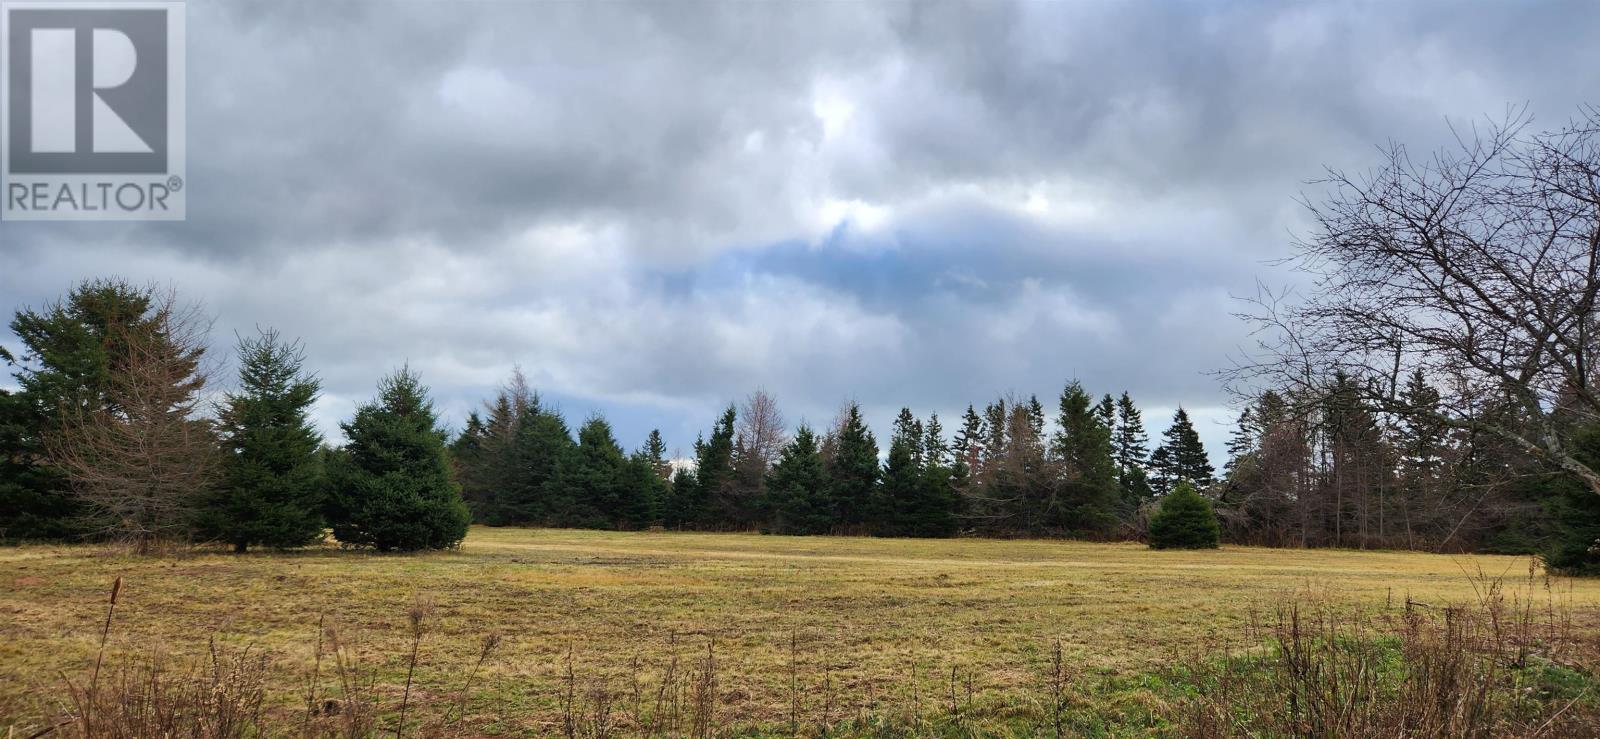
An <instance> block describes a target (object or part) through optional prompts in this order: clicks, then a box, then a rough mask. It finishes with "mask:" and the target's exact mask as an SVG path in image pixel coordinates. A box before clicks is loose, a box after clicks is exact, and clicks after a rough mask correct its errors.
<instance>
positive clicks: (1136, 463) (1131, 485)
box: [1111, 391, 1154, 514]
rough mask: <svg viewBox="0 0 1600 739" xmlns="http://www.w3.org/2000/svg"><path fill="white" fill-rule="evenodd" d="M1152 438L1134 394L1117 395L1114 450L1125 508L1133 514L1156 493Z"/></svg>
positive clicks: (1119, 487)
mask: <svg viewBox="0 0 1600 739" xmlns="http://www.w3.org/2000/svg"><path fill="white" fill-rule="evenodd" d="M1149 444H1150V437H1149V436H1147V435H1146V434H1145V430H1144V418H1143V416H1142V414H1141V413H1140V412H1139V408H1138V406H1135V405H1134V404H1133V397H1132V396H1130V395H1128V393H1127V391H1123V393H1122V396H1121V397H1119V398H1117V425H1116V432H1115V433H1114V434H1113V435H1112V441H1111V446H1112V453H1113V454H1114V455H1115V456H1116V460H1117V487H1118V489H1119V490H1120V491H1121V494H1122V510H1123V513H1124V514H1130V513H1132V512H1133V511H1136V510H1138V509H1139V506H1141V505H1144V503H1145V501H1148V500H1149V499H1150V498H1151V497H1153V496H1154V491H1153V490H1151V488H1150V480H1149V472H1148V470H1147V469H1146V467H1147V466H1148V465H1149V454H1150V453H1149Z"/></svg>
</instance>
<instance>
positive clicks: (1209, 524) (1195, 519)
mask: <svg viewBox="0 0 1600 739" xmlns="http://www.w3.org/2000/svg"><path fill="white" fill-rule="evenodd" d="M1221 538H1222V527H1221V526H1220V525H1218V524H1217V514H1216V513H1214V512H1213V511H1212V510H1211V503H1210V502H1208V501H1207V500H1206V499H1205V498H1202V497H1200V493H1198V492H1196V491H1195V489H1194V486H1193V485H1190V484H1189V483H1187V482H1180V483H1178V484H1177V486H1176V487H1174V488H1173V489H1172V492H1171V493H1168V494H1167V496H1166V497H1165V498H1163V499H1162V500H1161V507H1160V508H1159V509H1157V511H1156V514H1155V515H1154V516H1152V517H1151V518H1150V548H1151V549H1216V548H1217V543H1218V542H1219V541H1220V540H1221Z"/></svg>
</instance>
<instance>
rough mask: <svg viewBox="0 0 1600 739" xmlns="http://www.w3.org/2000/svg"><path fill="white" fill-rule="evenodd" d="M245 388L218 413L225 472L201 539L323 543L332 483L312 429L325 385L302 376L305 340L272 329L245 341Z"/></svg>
mask: <svg viewBox="0 0 1600 739" xmlns="http://www.w3.org/2000/svg"><path fill="white" fill-rule="evenodd" d="M238 354H239V390H238V391H237V392H233V393H228V394H227V396H226V397H225V398H224V400H223V405H222V409H221V411H220V413H219V414H218V427H219V430H220V431H221V435H222V448H223V452H224V454H223V457H222V471H221V480H220V484H219V485H218V487H217V489H216V490H215V491H214V492H213V493H211V494H210V495H209V496H208V498H207V499H206V501H205V504H204V505H203V506H202V508H201V511H200V514H199V521H198V523H199V530H200V533H201V535H202V536H205V537H209V538H216V539H220V540H222V541H225V542H228V543H230V544H232V545H233V547H234V551H237V552H243V551H245V550H246V549H247V548H248V547H250V546H253V545H262V546H269V547H277V548H288V547H299V546H305V545H307V544H311V543H314V542H316V541H317V540H319V539H321V538H322V507H323V503H324V501H325V500H326V498H327V485H326V480H325V479H324V476H323V470H322V465H321V462H320V461H319V460H318V458H317V450H318V449H319V448H320V447H321V446H322V437H321V435H320V434H318V433H317V430H316V428H315V427H314V426H312V424H311V419H310V416H309V413H310V410H311V406H312V404H313V403H315V402H316V400H317V394H318V392H319V389H320V384H319V383H318V382H317V380H316V379H315V378H313V377H311V376H310V375H308V374H306V373H305V371H304V366H305V354H304V352H303V350H302V349H301V347H300V345H299V343H297V342H296V343H285V342H283V341H282V340H281V339H279V337H278V333H277V332H276V331H272V330H266V331H262V332H261V335H260V336H258V337H255V338H241V339H240V340H239V348H238Z"/></svg>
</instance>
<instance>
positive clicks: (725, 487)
mask: <svg viewBox="0 0 1600 739" xmlns="http://www.w3.org/2000/svg"><path fill="white" fill-rule="evenodd" d="M1052 421H1053V426H1052V423H1051V422H1052ZM451 450H452V452H453V459H454V461H455V465H456V469H457V471H458V475H459V479H460V480H461V482H462V486H463V493H464V496H465V498H466V500H467V503H468V506H469V508H470V509H471V510H472V512H473V518H474V520H476V521H478V522H480V523H485V524H489V525H498V526H504V525H536V526H576V527H596V528H613V529H636V528H644V527H648V526H663V527H666V528H675V529H702V530H720V531H749V530H763V531H771V532H775V533H784V534H827V533H837V534H867V535H879V536H923V537H939V536H951V535H954V534H956V533H960V532H966V533H974V534H983V535H998V536H1081V537H1089V538H1112V537H1117V536H1127V535H1130V534H1137V533H1138V532H1139V531H1140V530H1141V525H1140V521H1141V520H1142V517H1143V516H1144V515H1146V513H1147V511H1146V508H1147V506H1148V504H1149V503H1150V502H1151V501H1152V500H1154V499H1156V498H1157V497H1159V496H1160V495H1162V494H1163V493H1165V492H1166V491H1168V490H1169V489H1171V487H1172V486H1173V485H1175V484H1178V483H1179V482H1182V481H1187V482H1189V483H1191V484H1192V485H1195V486H1198V487H1201V488H1204V487H1207V486H1210V485H1211V484H1212V483H1213V482H1214V474H1213V469H1212V467H1211V464H1210V461H1209V458H1208V456H1207V454H1206V451H1205V448H1204V445H1203V444H1201V442H1200V437H1199V434H1198V433H1197V432H1196V431H1195V429H1194V425H1193V423H1192V422H1191V421H1190V419H1189V416H1188V414H1187V413H1186V412H1185V411H1183V410H1182V409H1179V410H1178V412H1177V414H1176V416H1175V417H1174V419H1173V423H1172V426H1171V427H1170V428H1169V429H1168V430H1167V432H1166V434H1165V435H1164V438H1163V442H1162V443H1161V444H1159V445H1158V446H1157V447H1156V448H1155V449H1154V450H1153V451H1152V450H1150V448H1149V439H1148V435H1147V434H1146V432H1145V430H1144V424H1143V420H1142V414H1141V413H1140V411H1139V409H1138V407H1137V406H1136V405H1135V404H1134V402H1133V400H1132V398H1131V397H1130V396H1129V395H1128V394H1127V393H1123V394H1122V396H1121V398H1120V399H1113V398H1112V397H1111V396H1109V395H1107V396H1104V397H1102V398H1101V399H1100V400H1099V401H1095V400H1094V399H1093V398H1092V396H1091V395H1090V394H1089V393H1088V392H1087V391H1086V390H1084V388H1083V387H1082V385H1080V384H1079V383H1077V382H1071V383H1069V384H1068V385H1067V386H1066V388H1065V389H1064V390H1063V391H1062V393H1061V395H1060V397H1059V399H1058V405H1057V408H1056V412H1055V414H1054V415H1053V417H1051V418H1047V415H1046V412H1045V409H1044V405H1043V404H1042V403H1041V402H1040V401H1039V399H1038V398H1037V397H1029V398H1028V399H1026V400H1018V399H1007V398H1001V399H998V400H996V401H994V402H992V403H990V404H988V405H987V406H985V407H984V409H983V410H982V411H981V412H980V411H978V410H977V409H976V408H975V407H970V406H969V407H968V408H967V411H966V413H965V415H964V416H963V418H962V423H961V426H960V427H959V428H958V429H957V430H956V431H955V433H954V434H953V435H947V434H946V432H945V430H944V425H943V422H942V421H941V420H940V418H939V416H938V414H936V413H935V414H930V415H928V416H927V417H926V418H919V417H918V416H917V415H915V414H914V413H913V412H912V411H911V409H909V408H903V409H901V411H900V413H899V415H898V417H897V418H896V419H895V421H894V425H893V429H892V432H891V434H890V437H889V439H888V443H887V446H886V447H885V446H883V445H880V443H879V441H878V439H877V437H876V436H875V435H874V434H873V432H872V430H871V429H870V428H869V427H868V426H867V424H866V422H865V420H864V419H863V417H862V412H861V407H860V405H859V404H858V403H855V402H851V403H849V404H847V405H846V406H845V407H844V408H843V409H842V410H841V411H840V413H839V414H838V417H837V418H836V419H835V420H834V421H833V422H832V423H831V424H829V425H828V426H826V427H824V428H821V429H817V428H813V427H811V426H809V425H806V424H801V425H800V426H799V427H797V428H795V429H794V430H793V432H792V433H790V431H789V430H788V429H787V428H786V427H785V425H784V423H783V416H782V414H781V412H780V411H779V410H778V407H777V403H776V401H775V400H774V399H773V398H772V396H770V395H768V394H767V393H765V392H762V391H757V392H755V393H753V394H751V395H750V396H749V397H748V398H747V399H746V400H745V401H744V402H743V403H742V404H739V405H730V406H729V407H728V408H727V409H725V410H724V411H723V412H722V413H721V414H720V415H719V417H718V418H717V419H715V420H714V422H713V423H712V426H711V429H710V434H709V436H704V435H703V436H702V437H701V438H699V439H697V440H696V442H695V444H694V454H693V459H692V461H691V460H685V463H683V464H677V465H675V464H673V462H672V460H670V459H668V457H667V450H666V447H665V445H664V444H663V442H662V440H661V434H660V432H659V431H652V432H651V433H650V435H649V437H648V438H647V439H646V440H645V442H644V444H643V445H642V446H641V447H639V448H638V449H637V450H636V451H634V452H632V453H627V452H624V451H623V449H622V448H621V446H620V445H619V443H618V442H617V440H616V438H615V436H614V434H613V433H612V430H611V427H610V425H609V424H607V423H606V421H605V419H604V418H603V417H600V416H591V417H589V418H588V419H587V420H585V421H584V422H583V423H582V424H581V425H580V426H579V428H578V432H577V437H576V439H574V438H573V435H572V433H571V432H570V430H569V426H568V424H567V422H566V420H565V418H564V417H563V415H562V414H561V412H560V411H559V410H558V409H555V408H552V407H549V406H547V405H546V404H545V403H544V402H542V400H541V399H540V397H539V395H538V393H536V392H534V391H533V390H531V389H530V388H529V387H528V384H527V381H526V379H525V378H524V377H523V375H522V374H521V372H520V371H519V372H517V373H515V374H513V376H512V377H511V379H510V380H509V381H508V382H507V383H506V385H505V387H503V388H502V389H501V390H500V391H499V392H498V393H497V395H496V396H495V397H494V398H492V399H491V400H489V401H487V402H486V403H484V409H483V410H482V411H473V412H472V413H470V414H469V416H468V418H467V422H466V426H465V428H464V429H463V431H462V433H461V434H460V435H459V436H457V437H456V439H455V440H454V441H453V442H452V444H451Z"/></svg>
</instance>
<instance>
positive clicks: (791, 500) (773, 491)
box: [767, 426, 838, 534]
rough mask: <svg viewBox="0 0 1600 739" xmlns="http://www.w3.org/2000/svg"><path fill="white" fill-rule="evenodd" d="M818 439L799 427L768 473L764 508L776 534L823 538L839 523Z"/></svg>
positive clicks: (806, 428) (802, 427)
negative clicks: (809, 535)
mask: <svg viewBox="0 0 1600 739" xmlns="http://www.w3.org/2000/svg"><path fill="white" fill-rule="evenodd" d="M830 487H831V486H830V484H829V480H828V473H827V470H826V469H825V468H824V466H823V462H822V452H821V448H820V446H819V444H818V440H817V435H816V433H815V432H813V431H812V430H811V429H810V427H807V426H801V427H800V428H799V429H798V430H796V431H795V434H794V439H792V440H791V441H790V442H789V443H788V444H787V445H785V446H784V447H783V450H782V451H781V452H780V454H779V456H778V462H777V464H774V465H773V466H772V471H771V472H769V473H767V496H768V504H767V508H768V510H770V511H771V515H772V530H773V531H774V532H775V533H779V534H826V533H828V532H829V531H831V530H832V529H833V527H834V526H835V525H836V524H837V523H838V511H837V509H836V508H835V507H834V505H833V496H832V493H831V490H830Z"/></svg>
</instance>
